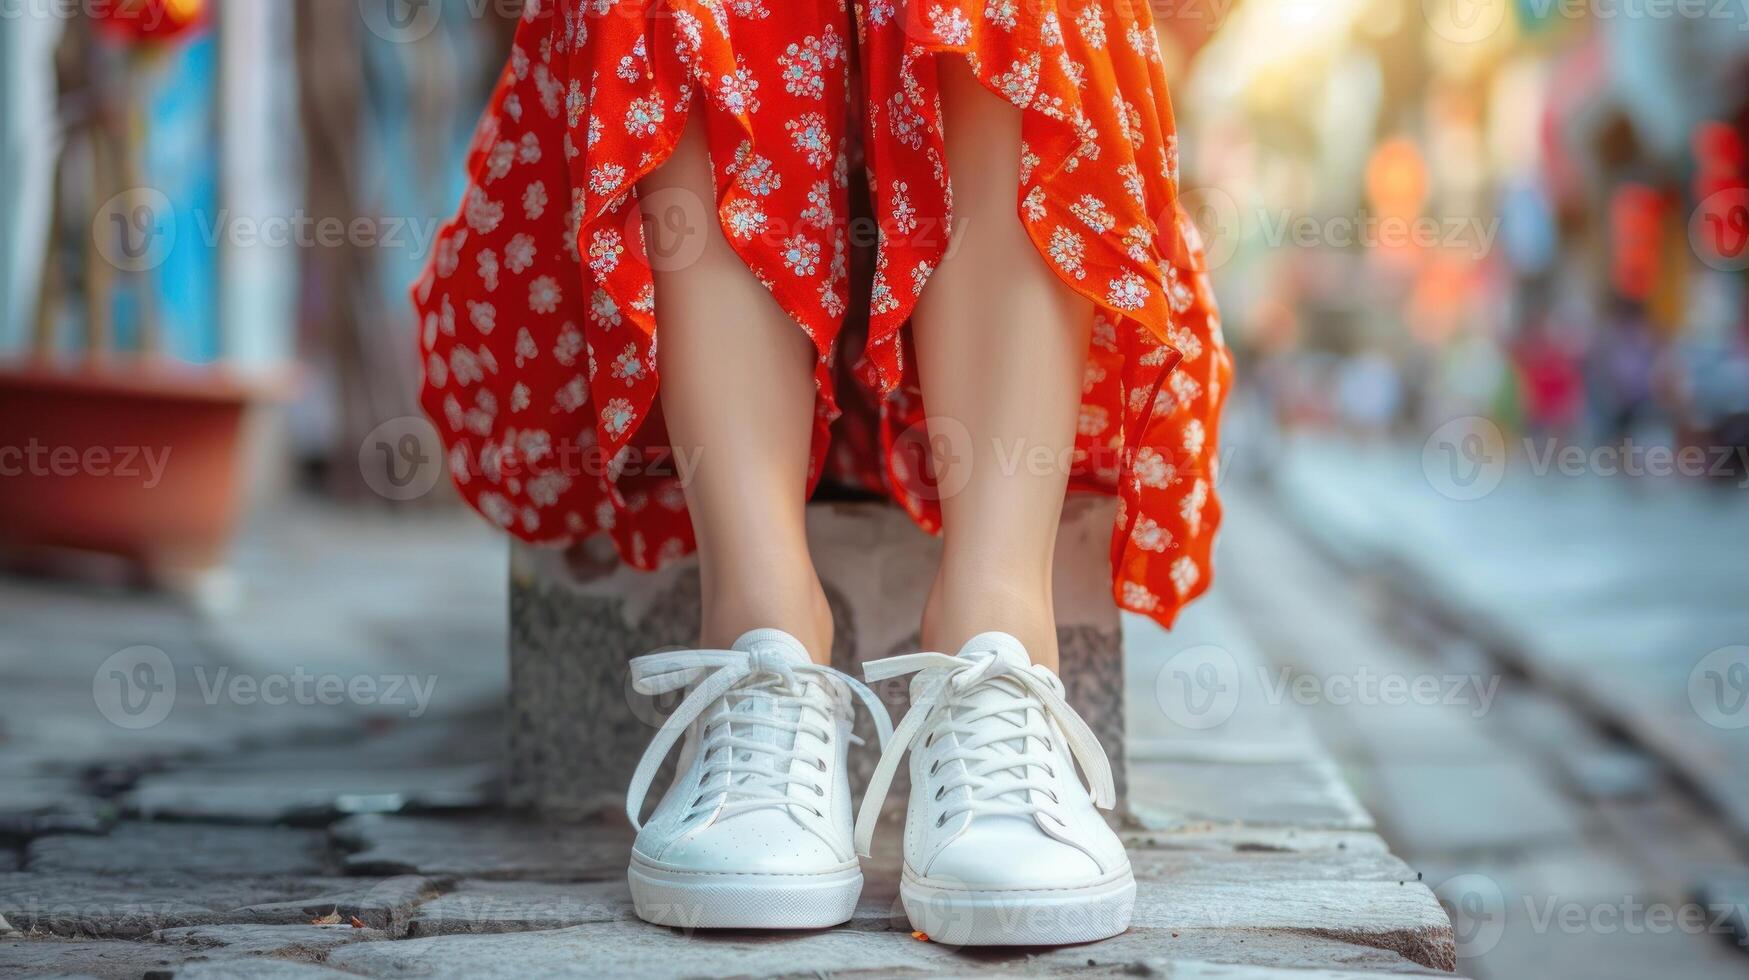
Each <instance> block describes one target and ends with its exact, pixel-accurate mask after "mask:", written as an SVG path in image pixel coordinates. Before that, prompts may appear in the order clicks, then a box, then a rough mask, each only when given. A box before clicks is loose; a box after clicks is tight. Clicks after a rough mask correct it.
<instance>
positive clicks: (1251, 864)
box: [1130, 846, 1417, 887]
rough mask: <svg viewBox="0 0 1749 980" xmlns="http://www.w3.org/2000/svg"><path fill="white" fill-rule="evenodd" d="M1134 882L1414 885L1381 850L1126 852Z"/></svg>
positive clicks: (1410, 876)
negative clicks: (1405, 882)
mask: <svg viewBox="0 0 1749 980" xmlns="http://www.w3.org/2000/svg"><path fill="white" fill-rule="evenodd" d="M1130 866H1131V867H1132V868H1134V869H1135V873H1136V879H1137V880H1138V881H1149V880H1156V881H1162V882H1165V883H1167V884H1170V885H1173V886H1175V887H1190V886H1203V885H1255V886H1260V887H1262V886H1265V885H1266V883H1275V882H1296V881H1374V882H1377V881H1388V882H1391V883H1393V884H1395V883H1397V882H1400V881H1411V882H1412V881H1416V880H1417V875H1416V873H1415V871H1414V869H1412V868H1410V867H1409V866H1408V865H1407V864H1405V863H1403V862H1402V861H1401V860H1400V859H1398V858H1397V857H1396V856H1394V855H1392V854H1390V853H1389V852H1387V851H1385V850H1384V849H1383V847H1382V846H1381V847H1379V848H1378V849H1374V850H1361V849H1353V850H1350V849H1341V850H1321V851H1300V852H1294V851H1277V850H1240V851H1211V850H1164V849H1160V848H1145V849H1142V848H1138V849H1135V850H1132V851H1131V852H1130Z"/></svg>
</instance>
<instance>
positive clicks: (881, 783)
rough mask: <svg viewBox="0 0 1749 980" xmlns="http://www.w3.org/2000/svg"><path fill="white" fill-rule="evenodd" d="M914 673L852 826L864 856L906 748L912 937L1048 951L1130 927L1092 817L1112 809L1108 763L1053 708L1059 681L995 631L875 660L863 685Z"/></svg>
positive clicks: (903, 886) (1122, 885) (1074, 718)
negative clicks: (938, 649) (960, 645)
mask: <svg viewBox="0 0 1749 980" xmlns="http://www.w3.org/2000/svg"><path fill="white" fill-rule="evenodd" d="M919 671H920V673H918V675H917V676H916V677H915V678H913V679H912V681H911V711H910V713H909V714H907V715H906V716H905V720H904V721H902V722H900V724H899V728H898V731H897V732H896V734H895V737H894V739H893V740H892V742H890V743H889V744H888V745H887V748H886V751H885V752H884V753H883V754H882V755H881V761H880V765H879V767H878V768H876V770H875V773H874V777H873V778H872V779H871V780H870V782H869V788H868V795H867V796H865V797H864V798H863V801H862V811H861V813H859V814H858V816H857V821H856V845H857V850H858V851H859V852H860V853H861V854H863V855H865V856H866V855H867V854H868V853H869V845H870V843H871V842H872V840H873V838H874V824H875V821H876V820H878V819H879V817H880V812H881V804H882V802H883V801H884V800H885V799H886V795H887V788H888V787H889V786H890V785H891V783H892V779H893V773H894V771H895V770H896V769H897V768H898V763H899V759H900V758H901V757H902V756H903V755H904V754H905V752H906V750H907V749H910V750H912V751H911V800H910V806H909V808H908V810H907V811H906V816H905V873H904V878H903V879H902V880H901V881H900V883H899V896H900V898H901V899H902V900H903V901H904V903H905V913H906V914H907V915H908V916H910V918H911V924H912V926H913V927H915V928H916V929H918V930H919V931H921V932H924V933H927V934H928V935H929V937H930V938H931V939H933V940H936V941H937V942H943V943H947V944H949V945H956V946H1045V945H1060V944H1064V943H1079V942H1089V941H1092V940H1095V939H1105V938H1108V937H1110V936H1115V935H1117V934H1118V933H1120V932H1123V931H1124V930H1125V929H1128V928H1129V924H1130V915H1131V913H1132V912H1133V911H1134V909H1135V900H1136V882H1135V878H1134V876H1132V875H1131V873H1130V862H1129V857H1128V855H1126V854H1125V853H1124V849H1123V843H1122V842H1121V841H1120V840H1118V837H1117V834H1115V833H1113V832H1112V830H1111V828H1110V827H1109V826H1107V825H1106V823H1105V821H1104V820H1103V819H1102V818H1101V817H1100V816H1099V814H1098V812H1097V811H1095V810H1094V804H1095V803H1096V802H1097V803H1098V805H1099V806H1100V807H1102V808H1104V809H1110V808H1111V807H1112V806H1113V804H1114V802H1115V795H1116V793H1115V790H1114V789H1113V787H1112V778H1111V763H1110V762H1109V761H1108V760H1107V759H1106V757H1105V750H1104V749H1102V748H1100V745H1099V740H1098V738H1096V737H1095V736H1094V734H1093V732H1092V730H1090V729H1089V728H1088V727H1087V723H1086V722H1084V721H1082V720H1081V717H1080V716H1079V715H1077V714H1076V713H1075V710H1074V709H1073V708H1071V707H1070V706H1069V704H1068V702H1066V701H1065V700H1063V683H1062V681H1060V680H1058V679H1057V676H1056V675H1055V674H1053V673H1051V671H1050V670H1049V669H1048V668H1046V667H1042V666H1039V665H1037V664H1034V663H1032V662H1031V658H1029V657H1028V656H1027V653H1026V648H1025V647H1024V646H1022V645H1021V643H1020V641H1019V640H1016V639H1015V638H1014V637H1012V636H1009V635H1008V634H1006V633H983V634H980V635H979V636H976V637H974V638H973V639H972V640H971V642H969V643H967V644H966V645H965V648H964V649H962V650H960V652H959V655H958V656H956V657H949V656H947V655H945V654H940V653H915V654H908V655H906V656H901V657H892V658H890V659H887V660H878V661H875V662H874V663H871V664H867V665H865V667H864V676H865V677H866V678H867V679H868V680H870V681H877V680H882V679H885V678H888V677H896V676H899V675H902V674H909V673H912V672H919ZM1076 762H1079V763H1080V765H1081V769H1082V771H1083V772H1084V773H1086V775H1087V778H1088V780H1089V781H1090V782H1091V783H1092V785H1093V796H1092V798H1089V796H1088V792H1087V790H1086V789H1085V788H1084V787H1083V786H1082V785H1081V781H1080V780H1079V779H1077V778H1076V777H1075V763H1076Z"/></svg>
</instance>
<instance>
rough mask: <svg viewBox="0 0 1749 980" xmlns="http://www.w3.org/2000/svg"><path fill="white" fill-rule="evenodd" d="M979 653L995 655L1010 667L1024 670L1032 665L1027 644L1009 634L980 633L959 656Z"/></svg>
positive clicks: (968, 642) (967, 642)
mask: <svg viewBox="0 0 1749 980" xmlns="http://www.w3.org/2000/svg"><path fill="white" fill-rule="evenodd" d="M977 653H993V654H995V655H996V659H998V660H1001V661H1002V662H1003V663H1005V664H1007V665H1008V666H1010V667H1015V668H1020V669H1024V668H1026V667H1028V666H1031V664H1032V657H1031V656H1030V655H1028V654H1027V652H1026V644H1024V643H1022V642H1020V641H1019V640H1017V639H1015V638H1014V637H1012V636H1010V635H1008V634H1007V633H998V632H995V631H991V632H989V633H979V634H978V635H977V636H974V637H972V638H971V639H969V640H967V641H966V645H965V646H962V647H960V652H959V655H960V656H962V657H965V656H969V655H971V654H977Z"/></svg>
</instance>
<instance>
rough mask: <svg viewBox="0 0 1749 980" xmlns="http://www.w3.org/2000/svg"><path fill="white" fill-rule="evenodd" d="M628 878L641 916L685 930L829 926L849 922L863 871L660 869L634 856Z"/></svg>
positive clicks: (851, 868) (659, 923)
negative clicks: (727, 871)
mask: <svg viewBox="0 0 1749 980" xmlns="http://www.w3.org/2000/svg"><path fill="white" fill-rule="evenodd" d="M626 880H627V881H628V882H629V883H630V884H631V888H632V907H633V908H634V909H635V910H636V911H637V913H638V918H640V919H643V920H644V921H645V922H651V923H654V924H656V925H659V926H676V927H678V928H682V929H825V928H827V927H829V926H835V925H839V924H841V923H844V922H848V921H850V916H851V914H852V913H854V912H855V911H856V900H857V898H858V897H859V896H861V894H862V870H861V869H860V868H859V867H858V866H857V865H856V864H854V863H853V864H851V865H850V866H849V867H847V868H840V869H836V870H833V871H826V872H821V873H819V874H722V873H718V872H708V871H676V870H673V869H670V868H660V867H656V866H654V865H652V864H650V863H649V862H648V861H645V860H643V859H641V858H639V857H638V855H637V854H636V853H634V854H633V855H632V865H631V868H630V869H629V870H628V871H627V872H626Z"/></svg>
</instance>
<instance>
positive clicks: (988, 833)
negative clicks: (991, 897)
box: [923, 816, 1104, 889]
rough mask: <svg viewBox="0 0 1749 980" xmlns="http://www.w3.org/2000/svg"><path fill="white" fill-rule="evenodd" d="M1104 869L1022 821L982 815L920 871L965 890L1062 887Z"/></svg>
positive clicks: (1022, 819) (1090, 859)
mask: <svg viewBox="0 0 1749 980" xmlns="http://www.w3.org/2000/svg"><path fill="white" fill-rule="evenodd" d="M1103 874H1104V871H1103V870H1102V869H1101V868H1100V867H1099V862H1097V861H1095V860H1093V859H1092V858H1091V857H1088V856H1087V853H1086V852H1085V851H1082V850H1081V849H1080V848H1078V847H1075V846H1074V845H1071V844H1065V843H1063V842H1062V841H1060V840H1057V839H1056V838H1055V837H1052V836H1050V835H1049V834H1046V833H1045V832H1044V831H1042V830H1040V829H1039V827H1038V825H1037V824H1036V823H1034V822H1033V821H1032V820H1030V819H1028V818H1024V817H995V816H985V817H980V818H978V819H976V820H974V821H973V822H972V826H971V827H970V828H969V829H968V830H967V831H966V833H964V834H963V835H961V836H960V837H959V838H958V839H956V840H954V841H953V842H952V843H950V844H948V845H947V846H946V847H944V848H942V849H941V852H940V853H938V854H937V855H936V856H935V858H934V860H932V861H930V862H929V867H928V868H927V869H925V870H924V871H923V875H924V877H926V878H928V879H930V880H931V881H938V882H943V883H949V882H951V883H954V884H957V885H962V886H965V887H968V888H1022V889H1024V888H1060V887H1064V886H1067V885H1079V884H1085V883H1086V882H1088V881H1092V880H1096V879H1098V878H1099V877H1100V876H1101V875H1103Z"/></svg>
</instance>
